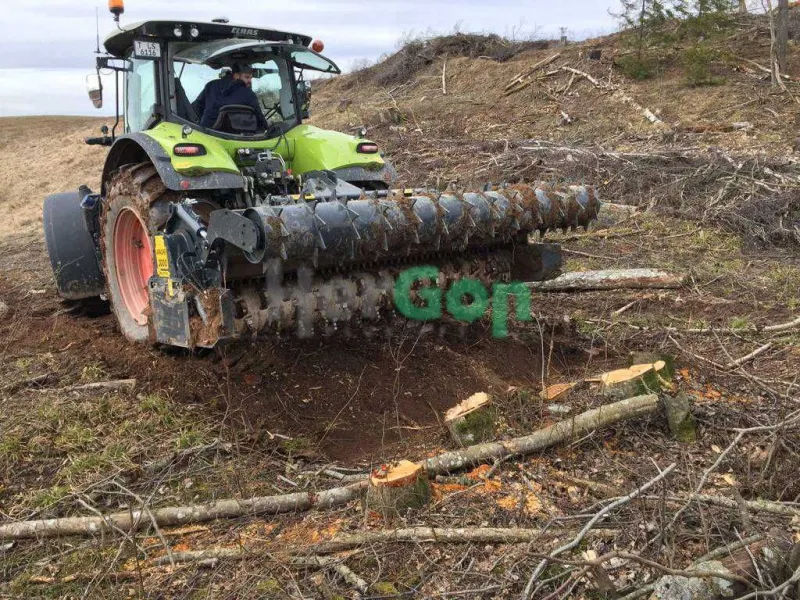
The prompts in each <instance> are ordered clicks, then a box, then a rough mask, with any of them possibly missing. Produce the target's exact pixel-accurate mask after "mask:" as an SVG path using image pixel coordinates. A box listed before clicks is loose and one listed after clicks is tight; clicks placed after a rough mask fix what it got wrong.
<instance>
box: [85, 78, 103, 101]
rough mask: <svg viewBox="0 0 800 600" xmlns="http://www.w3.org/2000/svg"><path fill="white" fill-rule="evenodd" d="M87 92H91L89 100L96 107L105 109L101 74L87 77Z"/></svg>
mask: <svg viewBox="0 0 800 600" xmlns="http://www.w3.org/2000/svg"><path fill="white" fill-rule="evenodd" d="M86 91H87V92H89V99H90V100H91V101H92V104H94V107H95V108H103V82H102V81H101V80H100V73H92V74H91V75H87V76H86Z"/></svg>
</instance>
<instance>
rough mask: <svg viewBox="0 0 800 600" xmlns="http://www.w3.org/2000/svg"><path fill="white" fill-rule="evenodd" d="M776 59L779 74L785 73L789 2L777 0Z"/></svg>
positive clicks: (787, 0)
mask: <svg viewBox="0 0 800 600" xmlns="http://www.w3.org/2000/svg"><path fill="white" fill-rule="evenodd" d="M776 37H777V39H776V44H777V59H778V68H779V69H780V72H781V73H786V70H787V69H786V63H787V61H786V54H787V49H788V46H789V0H778V31H777V36H776Z"/></svg>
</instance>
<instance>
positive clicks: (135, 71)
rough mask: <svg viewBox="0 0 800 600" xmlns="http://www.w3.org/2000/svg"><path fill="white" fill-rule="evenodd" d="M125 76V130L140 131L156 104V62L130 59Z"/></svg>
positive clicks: (151, 114)
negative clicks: (129, 65) (129, 66)
mask: <svg viewBox="0 0 800 600" xmlns="http://www.w3.org/2000/svg"><path fill="white" fill-rule="evenodd" d="M130 62H131V65H132V68H131V70H130V71H128V72H127V73H126V77H125V86H126V89H125V131H127V132H131V131H142V130H143V129H144V128H145V126H146V125H147V122H148V121H149V120H150V118H151V117H152V116H153V110H154V108H155V105H156V63H155V61H152V60H137V59H135V58H133V59H131V60H130Z"/></svg>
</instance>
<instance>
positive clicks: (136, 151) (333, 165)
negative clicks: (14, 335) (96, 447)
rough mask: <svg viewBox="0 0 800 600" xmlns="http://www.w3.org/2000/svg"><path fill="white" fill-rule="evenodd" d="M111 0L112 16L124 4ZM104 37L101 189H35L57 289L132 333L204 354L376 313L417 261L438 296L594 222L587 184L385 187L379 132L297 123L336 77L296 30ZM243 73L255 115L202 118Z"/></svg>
mask: <svg viewBox="0 0 800 600" xmlns="http://www.w3.org/2000/svg"><path fill="white" fill-rule="evenodd" d="M109 6H110V8H111V10H112V13H114V14H115V17H116V19H117V20H118V19H119V14H120V13H121V12H122V3H121V2H120V1H119V0H112V1H111V2H109ZM104 45H105V50H106V54H105V55H101V56H99V57H98V59H97V75H96V76H95V75H92V76H90V78H89V94H90V97H91V98H92V100H93V102H94V103H95V106H98V107H100V106H102V92H103V88H102V82H101V79H100V72H101V70H109V69H110V70H112V71H113V72H114V75H115V78H116V79H115V81H116V82H117V83H116V85H115V88H118V87H119V83H118V82H119V80H120V78H122V79H123V90H122V94H121V96H122V101H123V104H124V106H123V107H120V106H119V104H120V102H119V97H120V94H119V93H115V98H116V108H117V111H116V112H117V120H116V123H115V125H114V127H113V129H112V130H111V131H110V132H109V131H108V129H107V128H106V127H104V128H103V129H102V133H103V135H102V136H100V137H96V138H89V139H87V140H86V142H87V143H89V144H97V145H103V146H109V147H110V150H109V152H108V156H107V158H106V161H105V166H104V168H103V173H102V183H101V188H100V191H99V192H93V191H91V190H90V189H89V188H88V187H86V186H81V188H79V190H77V191H76V192H71V193H63V194H56V195H52V196H49V197H47V198H46V199H45V201H44V230H45V240H46V244H47V249H48V253H49V256H50V261H51V264H52V267H53V271H54V274H55V282H56V285H57V287H58V292H59V294H60V296H61V297H62V298H64V299H67V300H83V299H89V298H97V297H101V298H104V299H107V300H108V301H109V302H110V305H111V309H112V311H113V313H114V315H115V316H116V318H117V321H118V323H119V328H120V330H121V332H122V334H123V335H124V336H125V337H126V338H127V339H129V340H131V341H133V342H150V343H160V344H167V345H174V346H180V347H185V348H195V347H213V346H215V345H216V344H217V343H219V342H220V341H222V340H230V339H234V338H240V337H244V336H248V337H250V336H254V335H256V334H258V333H260V332H275V331H282V330H287V329H290V328H293V329H295V330H296V331H297V332H298V333H299V334H300V335H306V336H307V335H311V334H313V333H314V331H316V330H317V329H318V328H319V327H320V326H322V327H326V328H330V327H334V328H335V327H336V326H338V325H339V324H341V323H343V322H349V321H351V320H357V321H359V322H361V321H363V320H374V319H377V318H379V317H380V315H381V314H384V313H385V311H387V310H388V311H391V310H393V309H394V308H395V305H394V303H393V300H394V292H395V281H396V278H397V275H398V273H400V272H402V270H403V269H407V268H408V267H409V266H414V265H421V264H424V265H435V266H436V268H437V271H436V272H437V273H439V274H440V275H439V277H440V280H439V281H438V282H434V283H438V284H439V285H440V286H442V289H444V287H445V286H448V285H450V283H451V282H452V281H454V280H457V279H459V278H463V277H472V278H476V279H480V280H483V281H509V280H510V279H512V278H513V279H520V280H535V279H542V278H545V277H548V276H550V275H552V274H553V273H555V272H557V270H558V268H559V266H560V260H561V259H560V253H559V252H558V248H557V247H556V246H553V245H550V244H541V243H531V241H530V238H531V237H532V234H534V233H535V232H537V231H538V232H542V233H544V232H545V231H547V230H550V229H554V228H563V229H566V228H572V227H577V226H584V227H586V226H588V224H589V222H590V221H591V220H593V219H594V218H595V217H596V215H597V211H598V209H599V205H600V202H599V199H598V198H597V195H596V193H595V191H594V190H593V189H591V188H586V187H583V186H565V187H558V188H553V187H549V186H528V185H523V184H519V185H514V186H507V187H503V188H500V189H495V190H491V189H488V188H487V189H486V190H484V191H480V192H478V191H476V192H471V193H455V192H448V193H442V192H438V191H435V190H426V191H423V190H417V189H401V190H398V189H395V188H396V183H395V180H396V172H395V170H394V168H393V167H392V165H391V164H390V163H389V162H388V161H387V160H386V159H385V158H384V157H383V155H382V154H381V153H380V151H379V148H378V145H377V144H376V143H375V142H373V141H371V140H369V139H366V138H365V137H364V135H360V136H359V135H356V136H351V135H345V134H343V133H338V132H334V131H326V130H323V129H319V128H317V127H314V126H312V125H309V124H307V123H306V122H305V121H306V119H307V118H308V116H309V109H308V107H309V100H310V93H311V92H310V90H311V83H310V81H309V78H311V77H313V76H315V75H316V74H325V75H332V74H338V73H339V72H340V71H339V68H338V67H337V66H336V65H335V64H334V63H333V62H332V61H330V60H329V59H327V58H325V57H324V56H322V55H321V54H320V52H321V51H322V50H323V46H322V44H321V42H318V41H313V42H312V40H311V38H310V37H307V36H305V35H300V34H297V33H290V32H284V31H275V30H271V29H263V28H260V27H253V26H240V25H233V24H230V23H228V22H227V20H225V19H219V20H215V21H213V22H199V21H181V22H174V21H148V22H145V23H138V24H134V25H130V26H126V27H119V26H118V27H117V29H116V30H115V31H114V32H113V33H112V34H111V35H109V36H108V37H107V38H106V40H105V44H104ZM243 67H244V69H245V70H246V71H247V73H249V74H251V75H252V83H251V87H250V90H251V91H252V93H253V94H254V97H255V98H256V99H257V105H256V106H258V108H259V111H260V113H261V114H258V112H259V111H256V110H255V108H254V106H253V103H252V102H250V103H246V104H225V103H218V104H217V106H216V107H215V108H216V116H215V117H214V118H213V122H209V121H208V119H206V122H205V124H203V122H204V117H207V116H208V115H207V114H205V111H206V110H207V107H201V106H199V104H202V103H201V102H199V100H200V99H201V98H202V97H205V96H204V94H205V93H206V91H207V88H209V89H210V88H211V87H213V86H220V85H222V86H224V85H226V84H225V82H226V81H228V80H230V79H231V78H234V77H235V75H232V74H231V72H232V71H239V72H242V68H243ZM117 91H118V90H117V89H115V92H117ZM250 97H251V98H252V97H253V96H250ZM121 108H122V111H121V110H120V109H121ZM198 108H203V114H200V111H199V110H198ZM120 112H123V113H124V127H123V129H124V132H122V133H120V134H119V135H118V134H117V129H118V128H119V127H120V121H121V119H120ZM265 123H266V127H265V126H264V124H265ZM362 133H364V132H362Z"/></svg>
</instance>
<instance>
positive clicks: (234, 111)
mask: <svg viewBox="0 0 800 600" xmlns="http://www.w3.org/2000/svg"><path fill="white" fill-rule="evenodd" d="M211 128H212V129H215V130H216V131H221V132H223V133H237V134H240V135H256V134H257V133H258V132H259V131H258V118H257V117H256V111H255V109H253V107H251V106H245V105H243V104H228V105H227V106H223V107H222V108H220V109H219V116H217V120H216V121H215V122H214V125H213V126H212V127H211Z"/></svg>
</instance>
